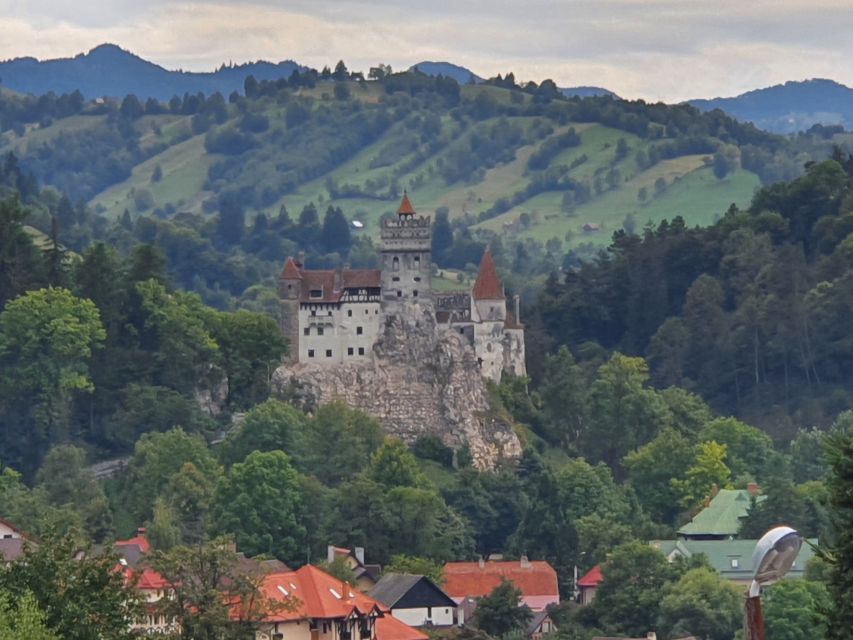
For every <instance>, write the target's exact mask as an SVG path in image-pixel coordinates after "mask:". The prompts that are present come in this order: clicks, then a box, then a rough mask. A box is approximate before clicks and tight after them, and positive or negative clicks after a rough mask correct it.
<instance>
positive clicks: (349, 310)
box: [347, 309, 352, 318]
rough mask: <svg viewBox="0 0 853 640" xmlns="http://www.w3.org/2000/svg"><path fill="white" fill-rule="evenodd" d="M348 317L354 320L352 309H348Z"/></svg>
mask: <svg viewBox="0 0 853 640" xmlns="http://www.w3.org/2000/svg"><path fill="white" fill-rule="evenodd" d="M347 317H348V318H352V309H347Z"/></svg>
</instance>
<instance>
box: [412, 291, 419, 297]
mask: <svg viewBox="0 0 853 640" xmlns="http://www.w3.org/2000/svg"><path fill="white" fill-rule="evenodd" d="M412 296H413V297H415V298H417V297H418V290H417V289H415V290H414V291H412Z"/></svg>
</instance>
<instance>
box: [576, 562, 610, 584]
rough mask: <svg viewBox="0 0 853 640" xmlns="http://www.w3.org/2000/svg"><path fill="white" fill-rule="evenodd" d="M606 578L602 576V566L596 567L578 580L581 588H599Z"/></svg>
mask: <svg viewBox="0 0 853 640" xmlns="http://www.w3.org/2000/svg"><path fill="white" fill-rule="evenodd" d="M602 580H604V576H602V575H601V565H598V564H597V565H595V566H594V567H593V568H592V569H590V570H589V571H587V572H586V573H585V574H584V575H583V577H581V578H580V579H579V580H578V586H579V587H597V586H598V585H599V584H600V583H601V581H602Z"/></svg>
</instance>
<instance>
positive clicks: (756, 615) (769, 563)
mask: <svg viewBox="0 0 853 640" xmlns="http://www.w3.org/2000/svg"><path fill="white" fill-rule="evenodd" d="M801 546H803V538H802V536H801V535H800V534H799V533H797V532H796V531H795V530H794V529H792V528H791V527H776V528H774V529H771V530H770V531H768V532H767V533H765V534H764V535H763V536H761V540H759V541H758V544H756V545H755V551H753V552H752V566H753V567H754V573H753V576H752V583H751V584H750V585H749V594H748V595H747V598H746V618H745V620H744V638H745V640H764V616H763V615H762V614H761V587H762V586H764V585H768V584H773V583H774V582H776V581H777V580H780V579H782V578H783V577H784V576H785V574H786V573H788V571H789V570H790V569H791V566H792V565H793V564H794V560H796V559H797V555H799V553H800V547H801Z"/></svg>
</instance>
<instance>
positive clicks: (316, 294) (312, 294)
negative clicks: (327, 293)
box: [308, 289, 323, 298]
mask: <svg viewBox="0 0 853 640" xmlns="http://www.w3.org/2000/svg"><path fill="white" fill-rule="evenodd" d="M308 297H309V298H322V297H323V290H322V289H311V290H310V291H309V292H308Z"/></svg>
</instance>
